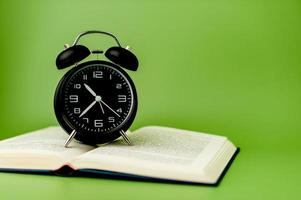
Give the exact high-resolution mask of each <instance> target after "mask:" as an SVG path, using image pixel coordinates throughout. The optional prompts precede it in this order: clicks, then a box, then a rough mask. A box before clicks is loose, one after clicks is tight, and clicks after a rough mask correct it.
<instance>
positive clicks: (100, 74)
mask: <svg viewBox="0 0 301 200" xmlns="http://www.w3.org/2000/svg"><path fill="white" fill-rule="evenodd" d="M102 75H103V73H102V71H94V72H93V78H102Z"/></svg>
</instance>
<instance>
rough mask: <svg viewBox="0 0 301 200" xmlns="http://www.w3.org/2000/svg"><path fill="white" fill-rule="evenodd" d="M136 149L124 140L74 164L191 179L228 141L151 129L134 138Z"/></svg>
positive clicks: (141, 131)
mask: <svg viewBox="0 0 301 200" xmlns="http://www.w3.org/2000/svg"><path fill="white" fill-rule="evenodd" d="M130 138H131V140H132V142H133V143H134V146H128V145H126V143H125V142H124V141H123V140H121V139H120V140H117V141H115V142H113V143H111V144H109V145H106V146H101V147H98V148H97V149H94V150H92V151H90V152H88V153H85V154H82V155H81V156H79V157H77V158H76V159H75V160H74V161H72V164H74V166H75V167H77V168H95V169H103V170H111V171H118V172H125V173H132V174H139V173H140V174H143V175H146V173H147V175H155V176H158V175H159V174H160V177H162V176H164V175H166V174H171V173H174V174H177V172H179V171H181V172H183V170H184V171H186V172H185V173H186V174H187V175H188V176H187V177H193V176H195V175H196V174H195V172H194V173H190V172H192V170H191V169H197V170H195V171H197V174H199V175H200V176H201V174H202V168H203V167H204V166H205V165H206V164H208V163H209V161H210V160H211V159H212V158H213V156H214V155H215V154H216V152H217V151H218V150H219V148H220V147H221V146H222V145H223V143H224V142H225V141H226V138H225V137H222V136H214V135H209V134H203V133H198V132H193V131H187V130H180V129H175V128H167V127H158V126H148V127H143V128H141V129H138V130H136V131H134V132H133V133H132V134H130Z"/></svg>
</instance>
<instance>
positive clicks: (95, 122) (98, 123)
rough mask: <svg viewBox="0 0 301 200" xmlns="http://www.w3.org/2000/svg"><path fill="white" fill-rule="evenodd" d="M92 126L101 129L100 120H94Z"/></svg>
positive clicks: (101, 123)
mask: <svg viewBox="0 0 301 200" xmlns="http://www.w3.org/2000/svg"><path fill="white" fill-rule="evenodd" d="M94 126H95V127H103V122H102V119H95V120H94Z"/></svg>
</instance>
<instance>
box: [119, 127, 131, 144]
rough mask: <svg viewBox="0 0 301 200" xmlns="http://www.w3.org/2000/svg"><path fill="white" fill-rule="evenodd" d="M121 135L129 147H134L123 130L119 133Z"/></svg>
mask: <svg viewBox="0 0 301 200" xmlns="http://www.w3.org/2000/svg"><path fill="white" fill-rule="evenodd" d="M119 133H120V135H121V136H122V138H123V139H124V140H125V141H126V143H127V144H128V145H133V143H132V142H131V140H130V138H129V136H127V134H126V133H125V132H124V131H123V130H121V131H119Z"/></svg>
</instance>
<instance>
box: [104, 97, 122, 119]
mask: <svg viewBox="0 0 301 200" xmlns="http://www.w3.org/2000/svg"><path fill="white" fill-rule="evenodd" d="M100 102H101V103H103V104H104V105H105V106H106V107H107V108H109V109H110V110H111V111H112V112H113V113H114V114H115V115H117V116H118V117H120V115H118V113H117V112H115V111H114V110H113V109H112V108H111V107H110V106H108V105H107V104H106V103H105V102H104V101H103V100H100Z"/></svg>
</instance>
